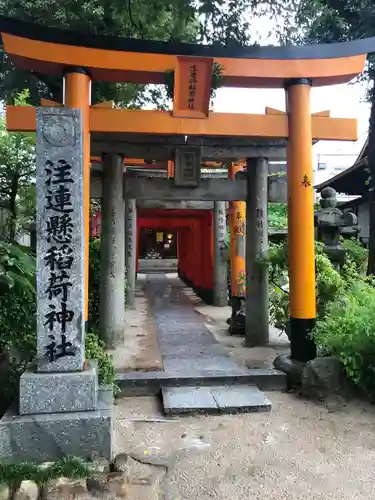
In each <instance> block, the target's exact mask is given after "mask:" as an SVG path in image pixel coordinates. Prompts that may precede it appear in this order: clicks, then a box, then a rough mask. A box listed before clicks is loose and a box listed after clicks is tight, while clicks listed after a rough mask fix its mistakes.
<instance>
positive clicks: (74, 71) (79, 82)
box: [63, 68, 91, 329]
mask: <svg viewBox="0 0 375 500" xmlns="http://www.w3.org/2000/svg"><path fill="white" fill-rule="evenodd" d="M63 97H64V99H63V104H64V106H66V107H67V108H79V109H81V111H82V126H83V141H82V142H83V161H84V174H83V179H84V191H83V201H84V232H85V234H84V242H85V243H84V253H85V273H84V276H85V279H84V283H85V301H84V303H85V309H84V315H85V324H86V329H87V320H88V297H89V245H90V104H91V78H90V75H89V74H88V73H87V71H85V70H84V69H82V68H69V69H67V70H66V71H65V74H64V96H63Z"/></svg>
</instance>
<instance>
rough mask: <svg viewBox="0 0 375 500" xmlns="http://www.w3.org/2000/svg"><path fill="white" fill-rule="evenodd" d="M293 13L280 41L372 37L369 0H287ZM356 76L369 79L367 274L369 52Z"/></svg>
mask: <svg viewBox="0 0 375 500" xmlns="http://www.w3.org/2000/svg"><path fill="white" fill-rule="evenodd" d="M291 3H292V4H293V5H294V9H293V11H294V15H291V16H288V17H287V18H286V24H285V29H284V32H283V33H282V35H281V39H282V41H283V42H284V43H314V42H321V43H330V42H345V41H350V40H355V39H359V38H366V37H373V36H375V4H374V2H372V1H371V0H313V1H310V0H291ZM360 78H362V79H363V78H364V79H367V80H368V82H369V91H368V96H367V97H368V100H369V102H370V104H371V112H370V120H369V142H368V161H369V171H370V177H369V181H370V182H369V216H370V217H369V219H370V242H369V250H370V251H369V259H368V269H367V272H368V274H375V57H374V54H370V55H369V56H368V59H367V66H366V70H365V72H364V74H363V75H361V76H360Z"/></svg>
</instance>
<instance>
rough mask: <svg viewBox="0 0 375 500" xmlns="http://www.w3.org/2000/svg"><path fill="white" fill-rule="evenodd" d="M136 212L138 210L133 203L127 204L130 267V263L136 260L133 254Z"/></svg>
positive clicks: (127, 243) (127, 237)
mask: <svg viewBox="0 0 375 500" xmlns="http://www.w3.org/2000/svg"><path fill="white" fill-rule="evenodd" d="M135 210H136V208H135V206H134V204H133V203H127V204H126V212H127V213H126V217H127V225H126V229H127V233H126V246H127V258H128V265H129V261H130V260H131V259H133V258H134V254H133V251H134V249H133V247H134V244H133V241H134V238H135V234H134V231H135V230H136V228H135V227H134V220H135V217H136V216H135V214H134V211H135Z"/></svg>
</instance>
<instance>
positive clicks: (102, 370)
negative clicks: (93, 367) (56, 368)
mask: <svg viewBox="0 0 375 500" xmlns="http://www.w3.org/2000/svg"><path fill="white" fill-rule="evenodd" d="M85 354H86V359H96V360H97V361H98V367H99V381H100V382H101V383H103V384H108V385H113V387H114V392H115V394H116V393H117V391H118V387H117V385H116V383H115V369H114V366H113V363H112V359H111V357H110V356H109V354H108V353H107V352H106V347H105V344H104V342H103V341H102V340H101V339H100V338H99V336H98V335H97V334H96V333H93V332H91V333H88V334H87V335H86V339H85Z"/></svg>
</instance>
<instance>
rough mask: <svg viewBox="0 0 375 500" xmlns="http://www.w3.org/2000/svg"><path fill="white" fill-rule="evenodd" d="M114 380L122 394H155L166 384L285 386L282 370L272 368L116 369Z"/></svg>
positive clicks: (193, 385) (272, 387) (180, 385)
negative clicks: (141, 370) (174, 371)
mask: <svg viewBox="0 0 375 500" xmlns="http://www.w3.org/2000/svg"><path fill="white" fill-rule="evenodd" d="M116 383H117V385H118V386H119V388H120V391H121V395H122V396H145V395H155V394H157V393H159V392H160V391H161V390H162V388H166V387H196V386H203V387H207V386H208V387H209V386H230V385H235V386H237V385H256V386H258V387H259V388H260V389H261V390H264V391H283V390H285V389H286V387H287V386H286V375H285V373H283V372H281V371H279V370H275V369H272V368H270V369H264V368H253V369H248V370H240V369H239V370H238V372H231V373H228V372H226V371H200V372H197V371H193V370H186V371H185V372H183V371H181V372H178V373H168V372H164V371H153V372H125V373H124V372H123V373H121V372H117V373H116Z"/></svg>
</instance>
